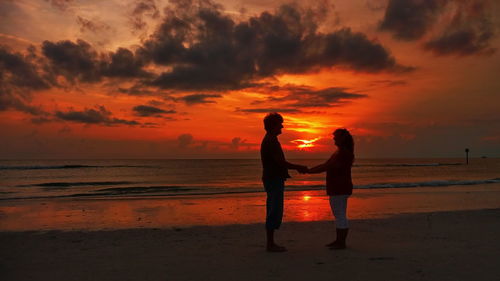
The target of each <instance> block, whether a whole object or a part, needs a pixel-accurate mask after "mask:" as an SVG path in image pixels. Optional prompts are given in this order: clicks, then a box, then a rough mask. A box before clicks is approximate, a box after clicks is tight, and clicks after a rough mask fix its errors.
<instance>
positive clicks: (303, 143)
mask: <svg viewBox="0 0 500 281" xmlns="http://www.w3.org/2000/svg"><path fill="white" fill-rule="evenodd" d="M320 139H321V138H320V137H318V138H314V139H311V140H302V139H297V140H293V141H291V142H292V143H294V144H296V145H297V148H300V149H304V148H311V147H314V146H315V145H314V143H315V142H316V141H318V140H320Z"/></svg>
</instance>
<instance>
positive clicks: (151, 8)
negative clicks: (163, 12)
mask: <svg viewBox="0 0 500 281" xmlns="http://www.w3.org/2000/svg"><path fill="white" fill-rule="evenodd" d="M159 16H160V12H159V10H158V8H157V6H156V3H155V1H154V0H138V1H136V2H135V3H134V8H133V10H132V11H131V12H130V16H129V20H130V23H131V25H132V29H133V30H142V29H144V28H145V27H146V26H147V23H146V21H145V20H144V17H150V18H153V19H156V18H158V17H159Z"/></svg>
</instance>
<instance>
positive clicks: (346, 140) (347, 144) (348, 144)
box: [333, 128, 354, 154]
mask: <svg viewBox="0 0 500 281" xmlns="http://www.w3.org/2000/svg"><path fill="white" fill-rule="evenodd" d="M333 134H334V135H340V136H342V139H343V141H342V143H341V144H340V145H339V148H344V149H347V150H349V151H351V152H352V153H353V154H354V139H353V138H352V135H351V133H349V131H348V130H347V129H344V128H340V129H337V130H335V132H333Z"/></svg>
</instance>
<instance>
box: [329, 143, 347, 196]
mask: <svg viewBox="0 0 500 281" xmlns="http://www.w3.org/2000/svg"><path fill="white" fill-rule="evenodd" d="M353 162H354V154H353V153H352V152H351V151H349V150H347V149H339V150H337V151H336V152H335V153H333V155H332V157H330V159H328V161H327V162H326V163H325V166H326V193H327V194H328V195H330V196H332V195H351V194H352V178H351V167H352V163H353Z"/></svg>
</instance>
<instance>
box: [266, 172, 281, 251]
mask: <svg viewBox="0 0 500 281" xmlns="http://www.w3.org/2000/svg"><path fill="white" fill-rule="evenodd" d="M264 187H265V189H266V192H267V200H266V237H267V246H266V249H267V251H270V252H284V251H286V248H285V247H282V246H279V245H277V244H276V243H275V242H274V231H275V230H276V229H279V227H280V225H281V221H282V219H283V199H284V181H283V180H281V179H273V180H267V181H265V182H264Z"/></svg>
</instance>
